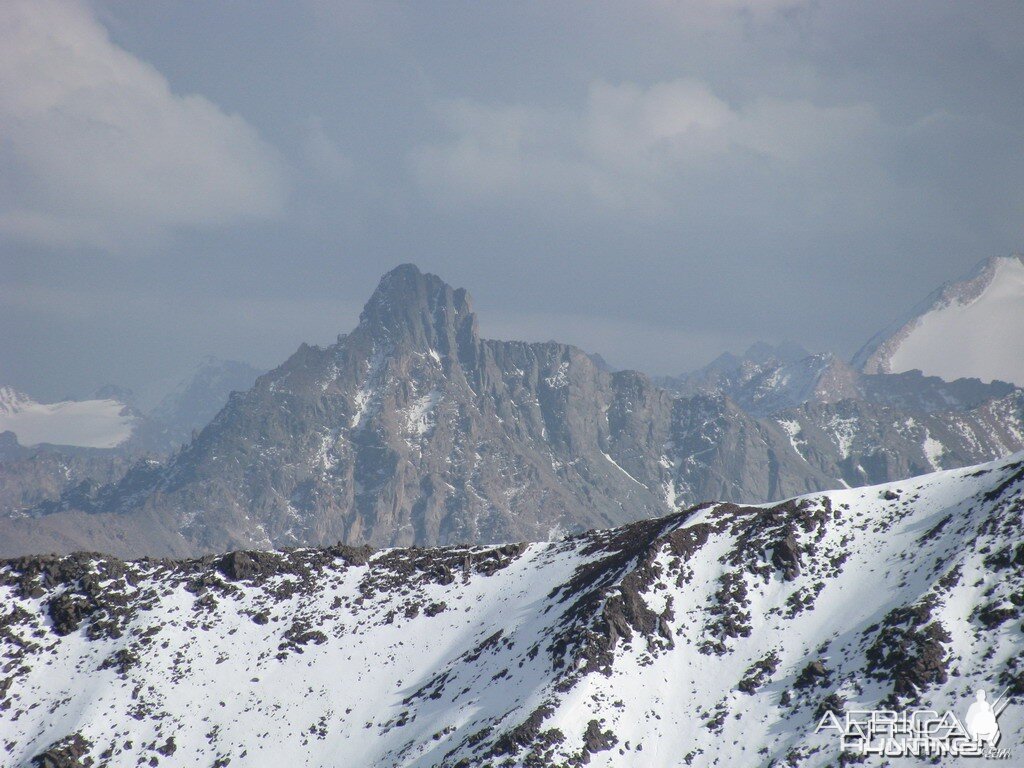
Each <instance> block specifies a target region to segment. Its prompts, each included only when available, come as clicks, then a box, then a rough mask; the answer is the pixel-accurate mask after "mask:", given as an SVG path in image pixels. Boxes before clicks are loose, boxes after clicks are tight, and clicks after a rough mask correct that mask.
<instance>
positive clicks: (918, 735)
mask: <svg viewBox="0 0 1024 768" xmlns="http://www.w3.org/2000/svg"><path fill="white" fill-rule="evenodd" d="M1007 691H1008V689H1007V690H1004V691H1003V692H1002V693H1001V694H1000V695H999V697H998V698H996V700H995V701H993V702H990V701H989V700H988V694H987V693H986V691H984V690H978V691H976V692H975V694H974V701H973V702H972V703H971V705H970V706H969V707H968V708H967V711H966V713H965V715H964V718H963V720H961V719H960V718H959V717H957V715H956V714H955V713H953V712H952V711H947V712H937V711H935V710H932V709H915V710H905V711H903V712H897V711H895V710H886V709H853V710H847V711H846V712H845V713H844V714H843V716H842V717H839V716H838V715H836V714H835V713H834V712H826V713H825V714H824V715H822V717H821V720H820V721H819V722H818V727H817V728H816V729H815V733H821V732H823V731H829V730H834V731H835V732H836V735H837V736H838V737H839V739H840V750H841V751H843V752H849V753H852V754H856V755H863V756H868V755H876V756H880V757H945V756H950V757H986V758H990V759H1004V760H1005V759H1007V758H1009V757H1010V750H1008V749H1002V748H997V745H998V744H999V737H1000V733H999V722H998V718H999V715H1000V714H1002V712H1003V710H1004V709H1006V706H1007V704H1008V703H1009V698H1008V697H1007V695H1006V694H1007Z"/></svg>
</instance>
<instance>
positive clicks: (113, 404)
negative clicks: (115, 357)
mask: <svg viewBox="0 0 1024 768" xmlns="http://www.w3.org/2000/svg"><path fill="white" fill-rule="evenodd" d="M134 423H135V417H134V416H133V415H132V414H131V413H130V409H129V408H128V407H127V406H126V405H125V404H124V403H122V402H119V401H118V400H113V399H103V400H66V401H63V402H59V403H37V402H36V401H35V400H33V399H32V398H30V397H29V396H28V395H24V394H22V393H21V392H18V391H16V390H14V389H12V388H10V387H2V388H0V432H6V431H11V432H13V433H14V434H15V435H17V437H18V442H19V443H20V444H21V445H25V446H31V445H39V444H41V443H50V444H53V445H71V446H78V447H82V448H114V447H116V446H118V445H120V444H121V443H123V442H125V441H126V440H127V439H128V438H130V437H131V436H132V429H133V426H134Z"/></svg>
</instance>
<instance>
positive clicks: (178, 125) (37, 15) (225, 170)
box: [0, 0, 286, 251]
mask: <svg viewBox="0 0 1024 768" xmlns="http://www.w3.org/2000/svg"><path fill="white" fill-rule="evenodd" d="M0 17H2V19H3V23H2V24H0V135H2V136H3V139H4V141H3V149H2V154H0V178H2V179H4V180H5V181H4V182H0V183H2V186H0V232H2V233H4V234H6V235H9V236H12V237H14V238H17V239H23V240H28V241H31V242H36V243H42V244H45V245H50V246H54V247H69V246H75V245H79V244H85V245H90V246H95V247H99V248H102V249H105V250H108V251H125V250H128V249H131V248H137V247H140V246H144V245H146V244H147V241H148V240H149V239H150V238H152V237H154V236H159V235H160V234H162V232H163V231H164V230H165V229H167V228H174V227H183V226H185V227H208V226H216V225H222V224H226V223H233V222H237V221H244V220H248V219H252V218H264V217H268V216H278V215H280V214H281V213H282V210H283V207H284V203H285V188H286V184H285V174H284V171H283V168H282V164H281V160H280V158H279V157H278V155H277V153H276V151H275V150H274V149H273V148H272V147H271V146H269V145H268V144H267V143H266V142H264V141H263V140H262V139H261V138H260V137H259V135H258V133H257V132H256V130H255V129H254V128H253V127H252V126H251V125H249V124H248V123H247V122H246V121H245V120H244V119H243V118H241V117H239V116H238V115H233V114H227V113H225V112H224V111H223V110H221V109H220V108H219V107H218V106H217V105H216V104H214V103H212V102H211V101H209V100H208V99H206V98H204V97H202V96H198V95H178V94H175V93H174V92H173V91H172V90H171V88H170V86H169V84H168V82H167V80H166V79H165V78H164V77H163V76H162V75H161V74H160V73H159V72H158V71H156V70H155V69H153V68H152V67H151V66H149V65H148V64H146V63H145V62H143V61H140V60H139V59H138V58H136V57H134V56H132V55H131V54H130V53H128V52H126V51H125V50H124V49H122V48H119V47H118V46H117V45H114V44H113V43H112V42H111V41H110V39H109V37H108V35H107V33H106V30H104V28H103V27H102V26H100V25H99V24H98V23H97V22H96V20H95V19H94V18H93V17H92V16H91V15H90V13H89V12H88V11H87V9H86V8H85V6H82V5H79V4H78V3H75V2H71V0H67V1H64V0H10V2H6V3H4V5H3V8H2V9H0Z"/></svg>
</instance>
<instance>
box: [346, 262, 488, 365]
mask: <svg viewBox="0 0 1024 768" xmlns="http://www.w3.org/2000/svg"><path fill="white" fill-rule="evenodd" d="M359 327H360V329H361V330H362V331H363V332H364V333H369V334H370V335H372V336H374V337H377V338H384V339H388V340H391V341H398V340H404V341H407V342H411V343H412V344H414V345H417V346H425V347H426V348H429V349H438V348H441V349H444V350H445V351H449V350H451V349H452V348H454V346H455V342H456V341H457V340H460V339H461V340H462V341H466V342H469V341H474V340H476V339H477V324H476V315H475V314H474V313H473V308H472V303H471V299H470V296H469V293H468V292H467V291H466V290H465V289H464V288H453V287H452V286H450V285H449V284H448V283H446V282H445V281H444V280H442V279H441V278H440V277H438V276H437V275H434V274H431V273H429V272H422V271H420V269H419V268H418V267H417V266H416V265H415V264H402V265H399V266H397V267H395V268H394V269H392V270H391V271H390V272H388V273H387V274H385V275H384V277H382V278H381V281H380V284H379V285H378V286H377V289H376V290H375V291H374V292H373V295H372V296H371V297H370V300H369V301H368V302H367V303H366V306H365V307H364V308H363V311H362V313H361V314H360V316H359Z"/></svg>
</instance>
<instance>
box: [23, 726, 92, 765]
mask: <svg viewBox="0 0 1024 768" xmlns="http://www.w3.org/2000/svg"><path fill="white" fill-rule="evenodd" d="M91 746H92V744H91V743H90V742H89V741H88V740H86V739H85V738H83V737H82V735H81V734H78V733H75V734H71V735H70V736H66V737H64V738H63V739H61V740H60V741H58V742H56V743H54V744H51V745H50V747H49V748H48V749H47V750H46V751H45V752H41V753H39V754H38V755H36V756H35V757H33V758H32V765H33V766H35V768H89V766H92V765H93V759H92V758H91V757H88V756H87V753H88V751H89V749H90V747H91Z"/></svg>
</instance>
